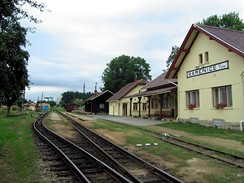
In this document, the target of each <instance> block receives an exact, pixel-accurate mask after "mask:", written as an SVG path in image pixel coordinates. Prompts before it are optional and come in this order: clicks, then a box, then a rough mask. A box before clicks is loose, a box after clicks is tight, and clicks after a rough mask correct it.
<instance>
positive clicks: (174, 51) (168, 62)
mask: <svg viewBox="0 0 244 183" xmlns="http://www.w3.org/2000/svg"><path fill="white" fill-rule="evenodd" d="M179 49H180V48H179V47H178V46H176V45H175V46H172V49H171V53H170V55H169V57H168V59H167V60H166V68H167V69H169V67H170V65H171V63H172V62H173V61H174V59H175V57H176V55H177V53H178V51H179Z"/></svg>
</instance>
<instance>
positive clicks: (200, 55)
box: [198, 54, 203, 64]
mask: <svg viewBox="0 0 244 183" xmlns="http://www.w3.org/2000/svg"><path fill="white" fill-rule="evenodd" d="M198 58H199V64H202V63H203V60H202V54H199V55H198Z"/></svg>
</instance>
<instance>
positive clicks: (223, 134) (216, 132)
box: [158, 123, 244, 145]
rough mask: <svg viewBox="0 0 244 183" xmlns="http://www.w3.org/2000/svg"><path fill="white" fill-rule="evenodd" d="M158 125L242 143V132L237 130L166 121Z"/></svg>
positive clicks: (243, 142) (243, 138) (243, 133)
mask: <svg viewBox="0 0 244 183" xmlns="http://www.w3.org/2000/svg"><path fill="white" fill-rule="evenodd" d="M158 126H162V127H166V128H170V129H175V130H180V131H184V132H188V133H191V134H193V135H197V136H210V137H219V138H223V139H229V140H236V141H239V142H241V143H242V144H243V145H244V132H241V131H237V130H227V129H217V128H213V127H206V126H202V125H199V124H193V123H166V124H160V125H158Z"/></svg>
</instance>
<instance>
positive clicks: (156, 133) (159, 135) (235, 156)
mask: <svg viewBox="0 0 244 183" xmlns="http://www.w3.org/2000/svg"><path fill="white" fill-rule="evenodd" d="M108 121H109V122H111V123H115V124H120V125H123V126H130V127H133V128H137V129H139V130H142V131H144V133H147V134H149V135H151V136H153V137H155V138H158V139H160V140H163V141H164V142H166V143H169V144H172V145H175V146H178V147H181V148H184V149H187V150H190V151H194V152H197V153H199V154H202V155H204V156H207V157H209V158H212V159H215V160H218V161H221V162H224V163H227V164H230V165H233V166H236V167H239V168H244V157H241V156H237V155H233V154H230V153H226V152H223V151H220V150H216V149H213V148H210V147H207V146H203V145H199V144H196V143H193V142H188V141H185V140H182V139H179V138H176V137H174V136H172V135H168V137H169V138H172V139H175V140H177V141H180V142H182V143H183V142H184V143H188V144H191V145H193V146H196V147H199V148H205V149H206V150H209V151H212V152H216V153H219V154H222V155H225V156H229V157H230V159H231V160H226V159H223V158H218V157H216V155H211V153H210V154H206V153H204V152H200V151H199V152H198V151H196V150H193V149H190V148H189V149H188V148H187V147H184V146H183V145H179V144H178V145H177V144H176V143H175V144H174V143H170V142H169V141H167V140H166V139H167V137H166V138H165V137H162V135H163V134H162V133H159V132H155V131H151V130H145V129H143V128H141V127H138V126H134V125H130V124H125V123H120V122H114V121H111V120H108ZM232 158H233V159H236V160H235V161H241V162H242V163H235V162H234V161H233V159H232Z"/></svg>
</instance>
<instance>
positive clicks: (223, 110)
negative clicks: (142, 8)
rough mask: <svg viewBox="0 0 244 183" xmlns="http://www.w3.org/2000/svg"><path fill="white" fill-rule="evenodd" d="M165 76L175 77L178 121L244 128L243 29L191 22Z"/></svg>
mask: <svg viewBox="0 0 244 183" xmlns="http://www.w3.org/2000/svg"><path fill="white" fill-rule="evenodd" d="M165 78H166V79H178V86H177V98H178V121H183V122H184V121H188V122H192V123H199V124H202V125H206V126H215V127H220V128H226V129H241V130H242V128H243V124H244V122H243V120H244V83H243V82H244V31H236V30H230V29H223V28H218V27H211V26H203V25H195V24H194V25H192V26H191V27H190V29H189V31H188V33H187V35H186V37H185V39H184V41H183V43H182V45H181V47H180V49H179V52H178V54H177V55H176V58H175V60H174V61H173V63H172V65H171V67H170V68H169V70H168V72H167V74H166V76H165Z"/></svg>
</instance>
